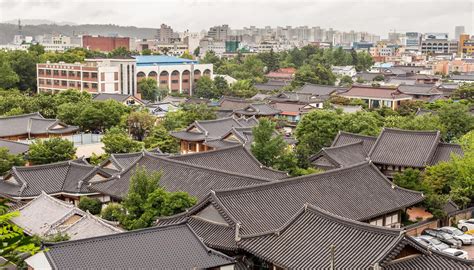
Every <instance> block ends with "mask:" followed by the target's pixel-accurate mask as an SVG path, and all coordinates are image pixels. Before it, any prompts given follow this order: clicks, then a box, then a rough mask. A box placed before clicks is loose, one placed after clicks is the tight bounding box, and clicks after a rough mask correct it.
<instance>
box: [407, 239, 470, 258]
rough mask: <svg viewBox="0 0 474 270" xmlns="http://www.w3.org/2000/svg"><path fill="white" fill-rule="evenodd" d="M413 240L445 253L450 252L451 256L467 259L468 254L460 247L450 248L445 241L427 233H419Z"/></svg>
mask: <svg viewBox="0 0 474 270" xmlns="http://www.w3.org/2000/svg"><path fill="white" fill-rule="evenodd" d="M415 240H416V241H418V242H419V243H420V244H422V245H423V246H425V247H428V248H432V249H435V250H438V251H441V252H444V253H446V254H450V255H452V256H456V257H458V258H461V259H469V257H468V254H467V252H466V251H464V250H460V249H455V248H450V247H449V246H448V245H446V244H445V243H443V242H441V241H439V240H438V239H436V238H434V237H433V236H429V235H421V236H418V237H415Z"/></svg>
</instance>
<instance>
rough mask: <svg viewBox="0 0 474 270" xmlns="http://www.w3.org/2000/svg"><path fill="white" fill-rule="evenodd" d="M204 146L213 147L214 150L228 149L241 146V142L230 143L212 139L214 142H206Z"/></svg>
mask: <svg viewBox="0 0 474 270" xmlns="http://www.w3.org/2000/svg"><path fill="white" fill-rule="evenodd" d="M203 144H204V145H207V146H209V147H212V148H214V149H222V148H227V147H233V146H236V145H240V144H241V143H240V142H230V141H225V140H221V139H212V140H206V141H205V142H204V143H203Z"/></svg>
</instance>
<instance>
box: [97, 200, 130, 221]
mask: <svg viewBox="0 0 474 270" xmlns="http://www.w3.org/2000/svg"><path fill="white" fill-rule="evenodd" d="M123 213H124V210H123V207H122V205H120V204H118V203H109V204H108V205H107V206H106V207H105V208H104V209H102V212H101V213H100V216H101V217H102V218H103V219H106V220H108V221H119V219H120V216H121V215H123Z"/></svg>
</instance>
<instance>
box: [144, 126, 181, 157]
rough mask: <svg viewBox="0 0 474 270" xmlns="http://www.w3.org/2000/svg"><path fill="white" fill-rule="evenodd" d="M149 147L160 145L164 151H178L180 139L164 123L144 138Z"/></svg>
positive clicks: (146, 145)
mask: <svg viewBox="0 0 474 270" xmlns="http://www.w3.org/2000/svg"><path fill="white" fill-rule="evenodd" d="M144 142H145V147H146V148H147V149H153V148H156V147H158V148H159V149H160V150H161V151H163V152H164V153H178V152H179V148H180V146H179V141H178V140H177V139H176V138H175V137H173V136H171V135H170V133H169V131H168V130H166V128H165V127H164V126H163V125H162V124H159V125H156V126H155V127H153V129H152V130H151V132H150V133H149V134H148V136H147V137H146V138H145V140H144Z"/></svg>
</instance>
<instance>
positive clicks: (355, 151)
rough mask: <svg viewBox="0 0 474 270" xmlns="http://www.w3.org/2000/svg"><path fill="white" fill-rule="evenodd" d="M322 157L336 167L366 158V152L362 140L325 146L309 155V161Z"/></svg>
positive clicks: (352, 163)
mask: <svg viewBox="0 0 474 270" xmlns="http://www.w3.org/2000/svg"><path fill="white" fill-rule="evenodd" d="M321 157H324V158H325V159H326V160H328V161H329V162H330V163H332V164H334V165H335V166H336V167H347V166H350V165H354V164H356V163H360V162H363V161H365V160H367V159H368V158H367V153H366V152H365V151H364V148H363V141H359V142H355V143H351V144H345V145H340V146H334V147H325V148H323V149H321V151H320V152H319V153H318V154H316V155H314V156H312V157H310V162H312V163H313V164H315V162H316V163H317V161H318V160H319V158H321Z"/></svg>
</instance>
